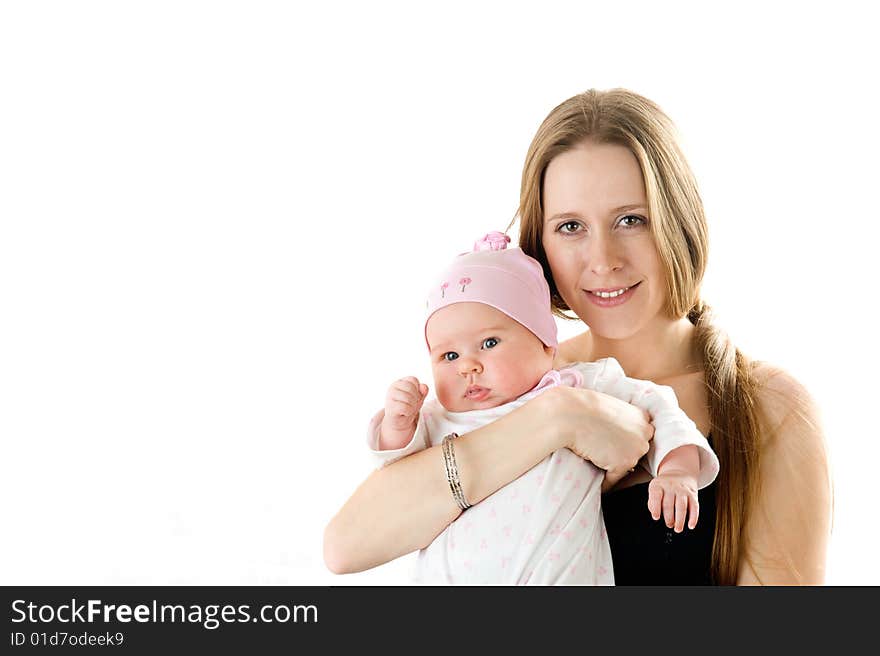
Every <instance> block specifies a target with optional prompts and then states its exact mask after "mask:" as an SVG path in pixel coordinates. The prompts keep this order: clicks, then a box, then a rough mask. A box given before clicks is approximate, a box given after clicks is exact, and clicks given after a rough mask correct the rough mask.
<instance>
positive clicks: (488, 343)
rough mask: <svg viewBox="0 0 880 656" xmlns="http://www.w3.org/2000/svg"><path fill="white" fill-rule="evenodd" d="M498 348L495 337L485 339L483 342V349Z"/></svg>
mask: <svg viewBox="0 0 880 656" xmlns="http://www.w3.org/2000/svg"><path fill="white" fill-rule="evenodd" d="M495 346H498V338H497V337H487V338H486V339H484V340H483V348H484V349H490V348H494V347H495Z"/></svg>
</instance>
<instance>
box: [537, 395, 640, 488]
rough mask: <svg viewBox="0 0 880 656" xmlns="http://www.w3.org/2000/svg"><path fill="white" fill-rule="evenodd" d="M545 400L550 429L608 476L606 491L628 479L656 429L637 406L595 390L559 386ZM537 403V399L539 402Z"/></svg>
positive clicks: (558, 439) (564, 444)
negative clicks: (628, 474) (626, 477)
mask: <svg viewBox="0 0 880 656" xmlns="http://www.w3.org/2000/svg"><path fill="white" fill-rule="evenodd" d="M538 399H543V403H544V404H545V406H544V412H545V413H546V417H547V428H548V429H550V430H554V431H556V436H555V437H556V439H557V444H558V446H559V448H563V447H564V448H567V449H569V450H570V451H572V452H573V453H575V454H577V455H578V456H580V457H581V458H583V459H584V460H589V461H590V462H592V463H593V464H594V465H596V466H597V467H599V468H600V469H604V470H605V471H606V472H607V473H606V476H605V485H604V486H603V489H607V488H608V487H610V486H612V485H614V484H615V483H617V481H619V480H620V479H621V478H623V477H624V476H626V474H627V473H629V472H630V470H632V469H633V468H634V467H635V466H636V463H638V461H639V459H640V458H641V457H642V456H643V455H645V454H646V453H647V452H648V446H649V444H648V442H649V441H650V440H651V439H652V438H653V437H654V426H653V425H652V424H651V422H650V417H648V414H647V413H646V412H645V411H644V410H641V409H639V408H637V407H635V406H634V405H631V404H629V403H626V402H625V401H621V400H619V399H616V398H614V397H613V396H608V395H607V394H602V393H600V392H594V391H592V390H586V389H578V388H573V387H565V386H561V385H560V386H558V387H554V388H552V389H549V390H547V391H546V392H544V393H543V394H541V395H540V396H539V397H538ZM536 400H537V399H536Z"/></svg>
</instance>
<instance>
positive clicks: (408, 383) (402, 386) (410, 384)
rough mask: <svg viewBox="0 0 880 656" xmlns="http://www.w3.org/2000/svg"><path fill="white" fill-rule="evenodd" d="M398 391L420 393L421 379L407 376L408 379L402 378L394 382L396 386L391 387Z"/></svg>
mask: <svg viewBox="0 0 880 656" xmlns="http://www.w3.org/2000/svg"><path fill="white" fill-rule="evenodd" d="M391 387H393V388H394V389H396V390H400V391H401V392H410V393H412V394H418V393H419V379H418V378H416V377H415V376H407V377H406V378H401V379H400V380H396V381H394V384H393V385H392V386H391Z"/></svg>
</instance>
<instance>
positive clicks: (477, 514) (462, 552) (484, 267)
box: [368, 232, 718, 585]
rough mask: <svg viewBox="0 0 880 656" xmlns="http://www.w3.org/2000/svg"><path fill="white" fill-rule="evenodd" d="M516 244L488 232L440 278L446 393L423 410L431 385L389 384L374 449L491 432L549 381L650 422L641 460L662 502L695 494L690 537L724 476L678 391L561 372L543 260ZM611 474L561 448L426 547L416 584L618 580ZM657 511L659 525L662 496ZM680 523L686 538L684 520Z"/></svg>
mask: <svg viewBox="0 0 880 656" xmlns="http://www.w3.org/2000/svg"><path fill="white" fill-rule="evenodd" d="M509 241H510V238H509V237H507V236H506V235H504V234H502V233H497V232H495V233H489V234H488V235H486V236H485V237H484V238H483V239H481V240H479V241H477V242H476V244H475V245H474V250H473V252H470V253H465V254H462V255H459V256H458V257H457V258H456V259H455V260H454V261H453V263H452V264H451V266H450V267H449V268H448V269H447V270H446V271H445V272H444V273H443V275H442V276H441V277H440V279H439V280H438V282H437V284H436V285H435V286H434V288H433V289H432V291H431V293H430V295H429V298H428V309H427V319H426V322H425V339H426V342H427V345H428V350H429V352H430V357H431V366H432V371H433V376H434V385H435V389H436V397H437V398H436V399H432V400H430V401H428V402H427V403H425V398H426V397H427V393H428V388H427V386H426V385H425V384H423V383H420V382H419V381H418V380H417V379H416V378H415V377H407V378H403V379H400V380H398V381H396V382H395V383H393V384H392V385H391V387H390V388H389V390H388V394H387V396H386V401H385V408H384V410H382V411H380V412H379V413H378V414H377V415H376V416H375V417H373V420H372V422H371V424H370V429H369V433H368V443H369V446H370V449H371V450H372V451H373V453H374V454H375V455H376V456H377V457H378V458H379V459H380V461H381V462H382V464H388V463H390V462H393V461H394V460H397V459H399V458H401V457H403V456H406V455H409V454H410V453H413V452H416V451H419V450H421V449H424V448H428V447H431V446H434V445H437V444H440V443H441V442H442V441H443V438H444V436H448V435H460V434H463V433H467V432H469V431H471V430H474V429H476V428H478V427H480V426H483V425H485V424H488V423H490V422H492V421H494V420H495V419H498V418H499V417H501V416H503V415H504V414H506V413H508V412H510V411H511V410H513V409H514V408H518V407H519V406H521V405H523V404H524V403H526V402H527V401H528V400H529V399H532V398H534V397H535V396H536V395H538V394H540V393H541V392H543V391H544V390H546V389H548V388H550V387H552V386H555V385H570V386H576V387H583V388H587V389H592V390H596V391H598V392H603V393H606V394H611V395H613V396H615V397H617V398H619V399H622V400H624V401H627V402H629V403H632V404H633V405H635V406H637V407H639V408H642V409H644V410H645V411H647V412H648V413H649V415H650V416H651V421H652V423H653V425H654V439H653V440H652V442H651V447H650V450H649V451H648V453H647V454H646V455H645V458H644V459H643V460H642V463H641V464H642V465H643V466H644V467H645V468H646V469H647V470H648V471H649V472H650V473H651V474H652V475H653V476H655V477H656V478H657V481H658V483H660V485H658V486H656V487H657V488H658V490H659V491H660V492H662V494H669V495H675V496H680V495H685V496H687V497H688V499H687V501H688V503H687V506H690V509H691V512H690V517H689V523H688V525H689V526H690V528H693V527H694V526H695V525H696V520H697V514H696V512H695V511H696V490H697V489H701V488H703V487H705V486H706V485H709V483H711V482H712V481H713V480H714V479H715V477H716V476H717V474H718V458H717V457H716V456H715V454H714V452H713V451H712V449H711V448H710V446H709V444H708V442H707V441H706V439H705V438H704V437H703V436H702V434H700V432H699V431H698V430H697V428H696V426H695V425H694V423H693V422H692V421H691V420H690V419H689V418H688V417H687V416H686V415H685V414H684V412H682V410H681V409H680V408H679V407H678V402H677V399H676V398H675V394H674V392H673V391H672V390H671V389H670V388H668V387H661V386H658V385H655V384H653V383H650V382H648V381H641V380H634V379H630V378H627V377H626V375H625V374H624V372H623V370H622V369H621V367H620V365H619V364H618V363H617V361H616V360H614V359H613V358H605V359H603V360H599V361H597V362H588V363H579V364H576V365H573V366H571V367H569V368H566V369H562V370H559V371H557V370H554V369H553V368H552V366H553V359H554V356H555V353H556V347H557V336H556V322H555V320H554V319H553V315H552V313H551V310H550V292H549V288H548V286H547V282H546V280H545V279H544V274H543V271H542V269H541V265H540V264H539V263H538V262H537V261H535V260H534V259H532V258H530V257H528V256H527V255H526V254H525V253H523V252H522V250H520V249H519V248H507V244H508V242H509ZM604 474H605V473H604V471H602V470H600V469H598V468H597V467H595V466H594V465H593V464H592V463H590V462H588V461H585V460H583V459H582V458H580V457H578V456H577V455H575V454H574V453H572V452H571V451H569V450H568V449H561V450H559V451H556V452H554V453H553V454H551V455H550V456H549V457H547V458H545V459H544V460H543V461H542V462H540V463H538V464H537V465H535V467H533V468H532V469H530V470H529V471H527V472H526V473H525V474H523V475H522V476H520V477H519V478H518V479H516V480H515V481H513V482H511V483H509V484H508V485H506V486H504V487H502V488H501V489H499V490H498V491H496V492H495V493H494V494H492V495H490V496H489V497H487V498H486V499H484V500H483V501H482V502H480V503H478V504H476V505H474V506H470V507H468V508H467V509H466V510H465V511H464V512H463V513H462V514H461V515H460V516H459V517H458V519H457V520H455V521H454V522H452V524H450V525H449V526H448V527H447V528H446V529H445V530H444V531H443V532H442V533H441V534H440V535H438V536H437V537H436V538H435V539H434V541H433V542H432V543H431V544H430V545H429V546H428V547H427V548H425V549H422V550H421V551H420V553H419V557H418V560H417V561H416V577H415V580H416V581H417V582H420V583H432V584H440V583H450V584H476V583H497V584H600V585H612V584H613V583H614V576H613V569H612V564H611V552H610V548H609V545H608V539H607V536H606V534H605V527H604V523H603V520H602V508H601V486H602V481H603V478H604ZM682 482H684V485H682ZM453 495H455V492H454V491H453ZM652 503H653V504H654V510H652V512H653V514H654V518H655V519H657V518H659V500H658V499H656V498H655V499H652V500H651V501H649V507H651V505H652ZM460 505H462V504H461V502H460ZM676 506H679V504H676ZM463 507H467V506H466V501H465V502H464V506H463ZM667 519H670V518H668V517H667ZM675 521H676V528H677V530H681V529H682V525H683V523H684V517H683V516H681V515H679V516H676V517H675Z"/></svg>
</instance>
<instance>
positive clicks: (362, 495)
mask: <svg viewBox="0 0 880 656" xmlns="http://www.w3.org/2000/svg"><path fill="white" fill-rule="evenodd" d="M539 399H540V397H538V398H537V399H534V400H533V401H531V402H529V403H527V404H526V405H525V406H523V407H521V408H518V409H516V410H514V411H513V412H511V413H509V414H507V415H506V416H504V417H502V418H500V419H498V420H497V421H495V422H493V423H492V424H489V425H487V426H484V427H482V428H480V429H477V430H475V431H473V432H471V433H468V434H467V435H463V436H462V437H460V438H458V439H456V440H455V442H454V449H455V459H456V465H457V468H458V472H459V478H460V480H461V485H462V490H463V492H464V496H465V498H466V499H467V500H468V502H469V503H471V504H475V503H478V502H479V501H482V500H483V499H485V498H486V497H488V496H489V495H490V494H492V493H494V492H495V491H496V490H498V489H500V488H502V487H503V486H505V485H507V484H508V483H510V482H511V481H513V480H515V479H516V478H518V477H519V476H521V475H522V474H523V473H524V472H526V471H528V470H529V469H531V468H532V467H534V466H535V465H536V464H537V463H539V462H540V461H541V460H543V459H544V458H546V457H547V456H548V455H550V453H552V452H553V451H555V450H556V449H557V448H558V447H559V445H558V444H557V443H555V442H554V440H553V439H552V438H551V434H550V432H549V431H547V430H546V429H545V428H544V427H545V425H546V422H544V421H543V420H542V419H543V412H542V406H541V403H540V402H539ZM465 512H466V511H465ZM460 513H461V510H459V507H458V505H457V504H456V502H455V500H454V499H453V497H452V492H451V491H450V489H449V483H448V482H447V480H446V470H445V468H444V465H443V456H442V453H441V449H440V447H439V446H436V447H433V448H430V449H427V450H425V451H420V452H418V453H415V454H413V455H411V456H408V457H406V458H403V459H402V460H399V461H397V462H395V463H393V464H391V465H389V466H387V467H384V468H382V469H380V470H377V471H375V472H373V473H372V474H371V475H370V476H369V478H367V480H366V481H364V482H363V483H362V484H361V485H360V486H359V487H358V488H357V490H355V492H354V494H353V495H352V496H351V498H350V499H349V500H348V501H347V502H346V503H345V505H344V506H343V507H342V509H341V510H340V511H339V512H338V513H337V514H336V515H335V516H334V517H333V519H332V520H331V521H330V523H329V524H328V525H327V528H326V529H325V531H324V560H325V562H326V564H327V567H328V568H329V569H330V570H332V571H333V572H336V573H338V574H343V573H349V572H359V571H362V570H365V569H369V568H371V567H376V566H377V565H381V564H383V563H386V562H389V561H391V560H393V559H395V558H398V557H399V556H403V555H404V554H407V553H410V552H412V551H415V550H416V549H420V548H422V547H425V546H427V545H429V544H430V543H431V542H432V541H433V540H434V538H436V537H437V535H439V534H440V533H441V532H442V531H443V529H445V528H446V527H447V526H449V524H451V523H452V522H453V521H454V520H455V519H456V518H457V517H458V515H459V514H460Z"/></svg>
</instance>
